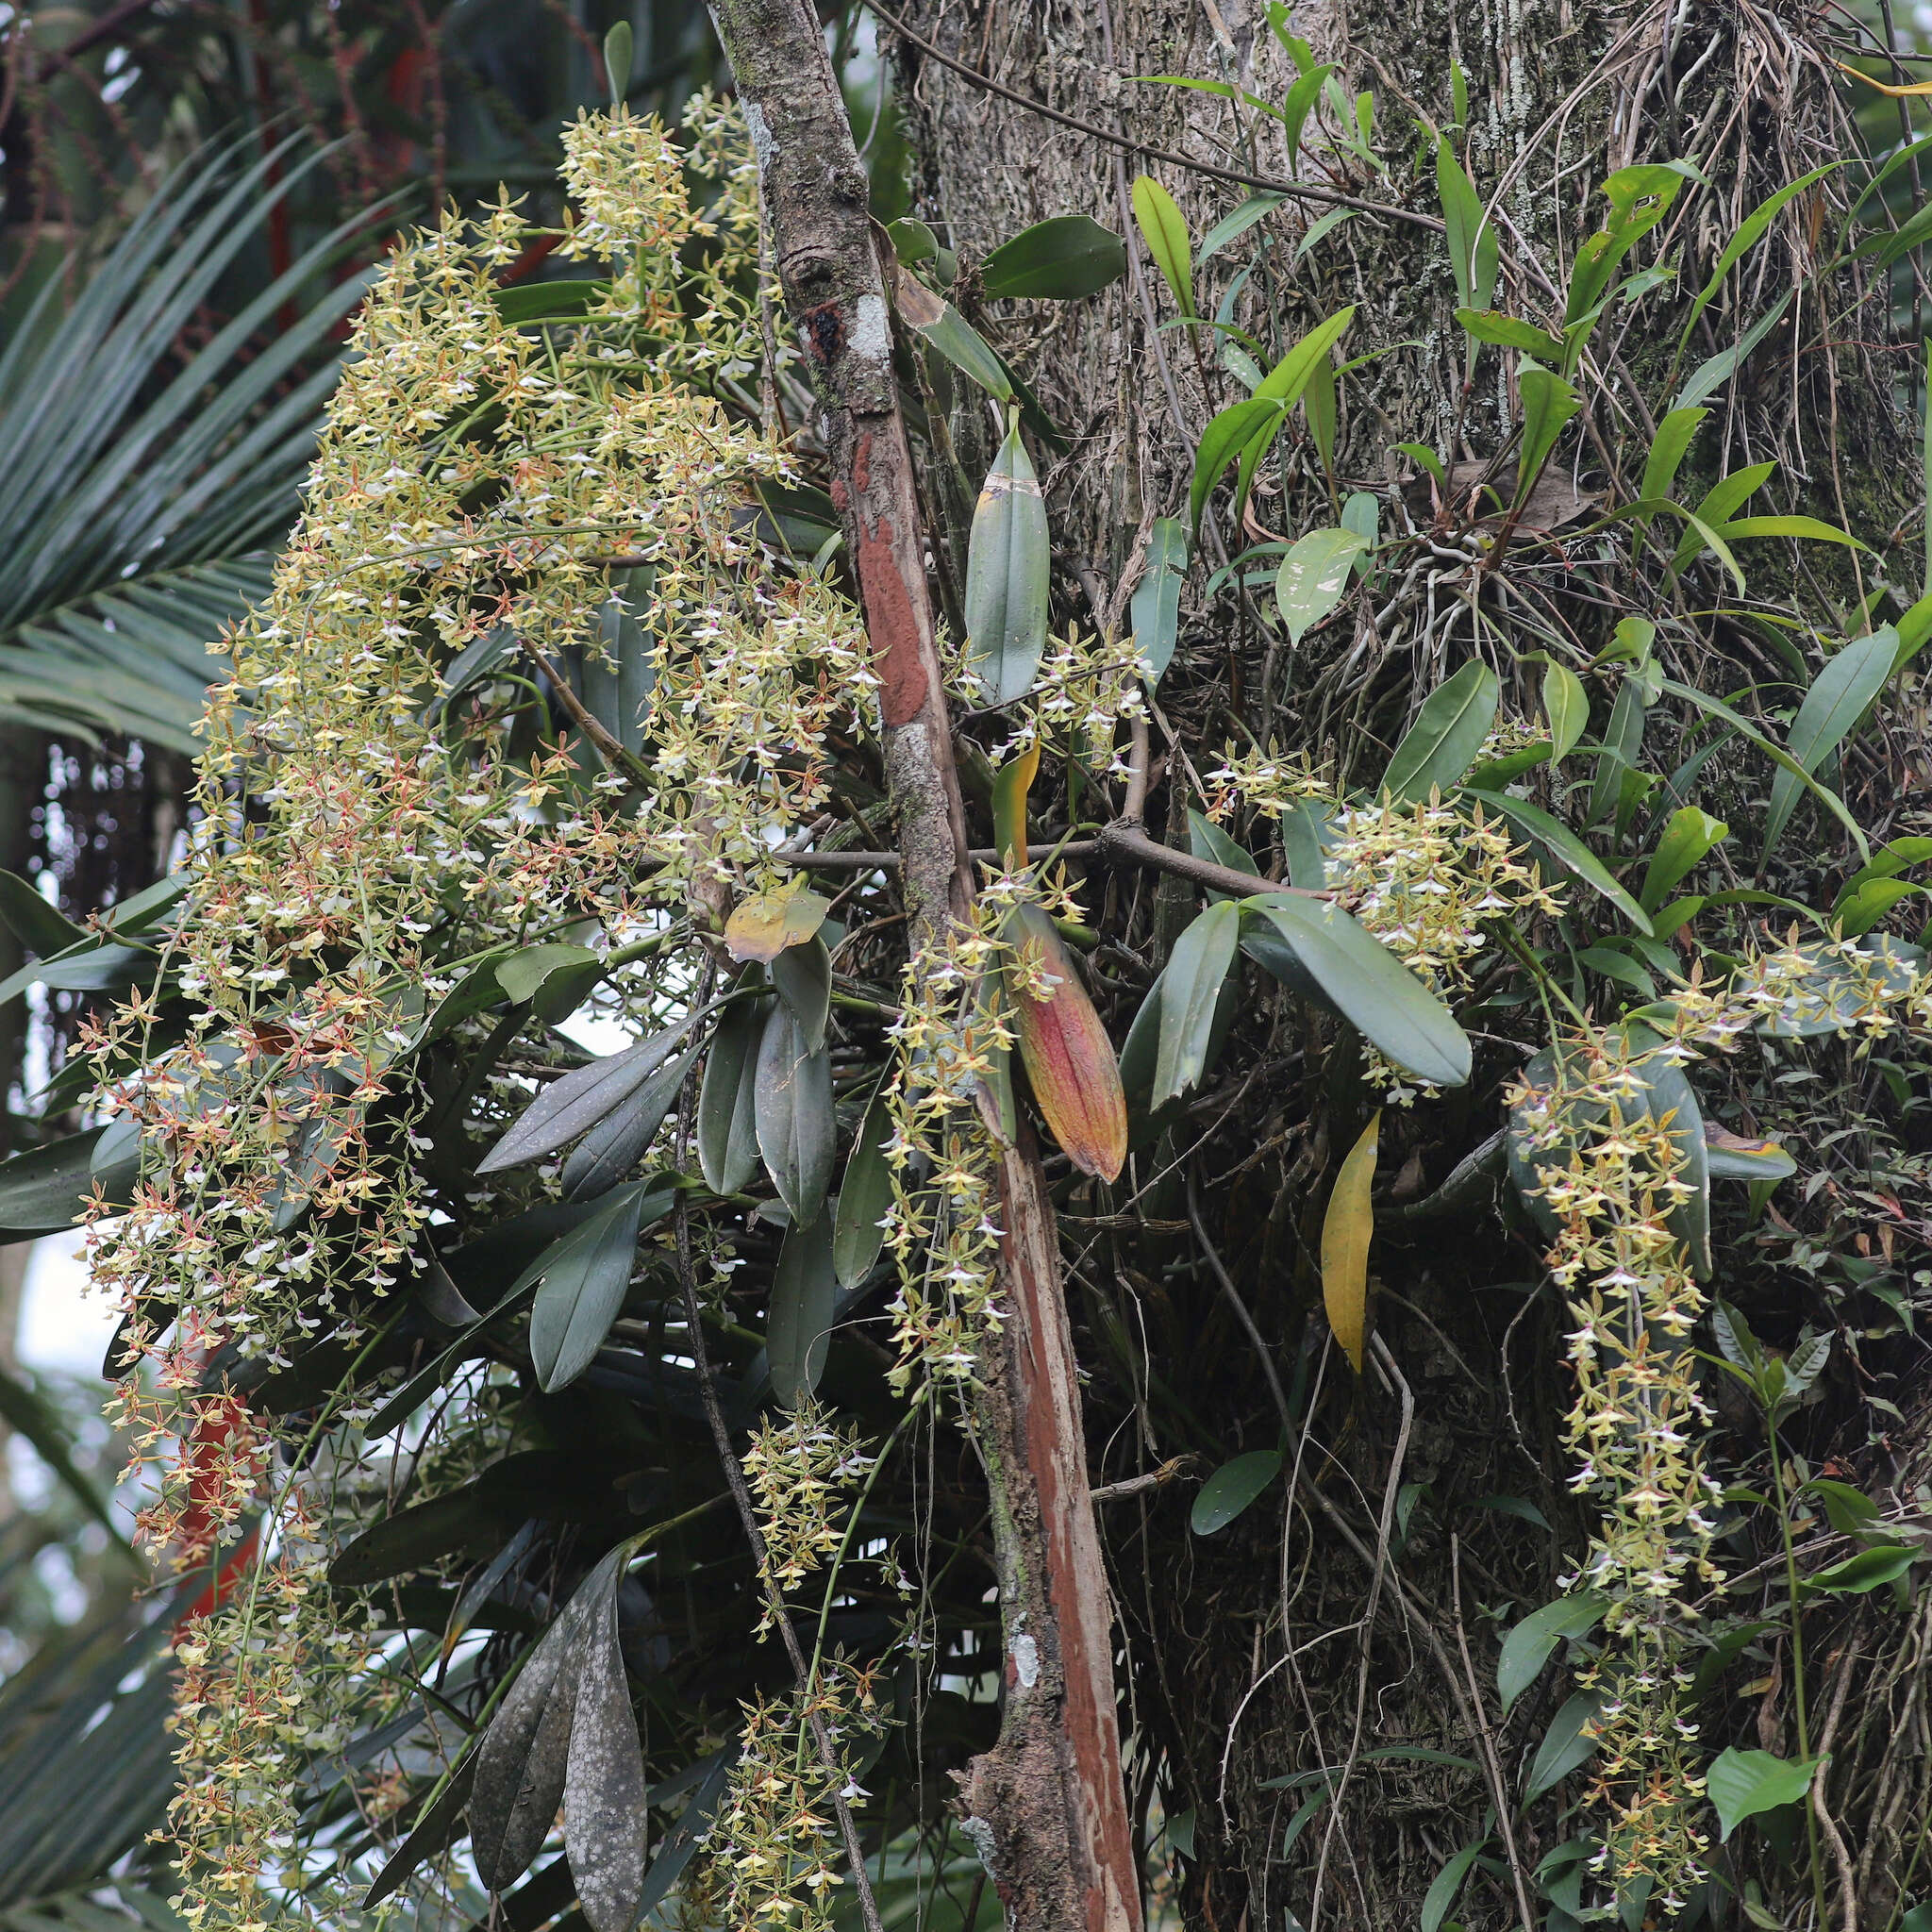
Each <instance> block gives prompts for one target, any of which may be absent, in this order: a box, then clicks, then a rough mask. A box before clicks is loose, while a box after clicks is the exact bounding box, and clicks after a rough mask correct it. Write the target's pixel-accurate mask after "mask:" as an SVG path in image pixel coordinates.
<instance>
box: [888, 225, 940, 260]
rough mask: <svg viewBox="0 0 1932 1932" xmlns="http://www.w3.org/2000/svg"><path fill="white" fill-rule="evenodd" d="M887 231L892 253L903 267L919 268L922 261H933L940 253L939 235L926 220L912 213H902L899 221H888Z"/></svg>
mask: <svg viewBox="0 0 1932 1932" xmlns="http://www.w3.org/2000/svg"><path fill="white" fill-rule="evenodd" d="M886 233H887V235H888V236H889V237H890V238H891V243H892V253H893V255H894V256H895V257H896V258H898V262H899V266H900V267H901V268H917V267H918V266H919V264H920V263H921V262H922V261H931V260H933V259H935V258H937V257H938V255H939V252H940V241H939V237H938V236H937V235H935V234H934V233H933V231H932V230H931V229H930V228H929V227H927V226H926V225H925V224H924V222H922V221H917V220H915V219H914V218H913V217H912V216H910V215H901V216H900V217H899V219H898V220H897V221H895V222H888V223H887V224H886Z"/></svg>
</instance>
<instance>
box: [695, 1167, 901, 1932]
mask: <svg viewBox="0 0 1932 1932" xmlns="http://www.w3.org/2000/svg"><path fill="white" fill-rule="evenodd" d="M677 1278H678V1285H679V1286H680V1287H681V1288H682V1289H683V1291H684V1319H685V1323H686V1326H687V1329H688V1331H689V1335H690V1341H689V1343H688V1346H689V1348H690V1350H691V1360H692V1362H693V1363H695V1364H696V1367H697V1372H698V1390H699V1393H700V1395H701V1397H702V1399H703V1401H704V1405H705V1420H706V1422H707V1423H708V1424H710V1429H711V1441H712V1442H713V1443H714V1444H715V1445H716V1447H717V1451H718V1461H719V1464H720V1466H721V1467H722V1468H723V1469H724V1480H725V1482H726V1483H728V1484H729V1485H730V1488H731V1500H732V1501H733V1502H734V1503H736V1504H737V1506H738V1516H739V1521H740V1522H741V1524H743V1527H744V1535H745V1541H747V1542H749V1543H750V1544H751V1554H752V1560H753V1562H755V1563H756V1564H757V1565H758V1577H759V1580H760V1581H761V1582H762V1583H763V1584H764V1586H765V1590H766V1592H767V1594H768V1595H769V1597H770V1598H771V1603H772V1610H773V1617H772V1621H773V1623H774V1624H776V1625H777V1628H778V1635H779V1637H780V1638H781V1639H782V1640H783V1641H784V1644H785V1654H786V1656H787V1657H789V1658H790V1659H791V1672H792V1675H793V1677H794V1678H795V1679H796V1681H797V1686H798V1703H799V1707H800V1709H801V1710H802V1711H803V1712H804V1713H805V1718H806V1722H807V1724H809V1725H810V1727H811V1737H812V1743H813V1745H814V1747H815V1748H816V1749H817V1751H818V1755H819V1762H820V1763H821V1764H822V1765H823V1766H824V1772H825V1777H826V1779H827V1781H828V1785H829V1792H828V1795H829V1796H830V1798H831V1803H832V1810H833V1813H834V1815H835V1816H836V1817H837V1818H838V1821H839V1835H840V1837H841V1839H843V1840H844V1841H845V1856H846V1857H847V1859H848V1860H850V1862H851V1865H852V1882H853V1885H854V1886H855V1887H856V1888H857V1890H858V1909H859V1911H860V1913H861V1914H862V1915H863V1917H864V1919H865V1932H881V1928H880V1925H879V1908H878V1905H877V1903H876V1901H875V1900H874V1898H873V1895H872V1880H871V1879H870V1878H869V1877H868V1876H867V1875H866V1870H865V1847H864V1846H863V1845H861V1844H860V1843H859V1841H858V1824H857V1823H856V1822H855V1821H854V1819H853V1816H852V1807H851V1806H849V1805H848V1804H847V1803H846V1802H845V1800H844V1798H843V1797H842V1796H841V1795H840V1794H841V1790H843V1787H844V1783H845V1769H844V1767H843V1766H842V1765H841V1763H840V1762H839V1754H838V1753H837V1752H836V1751H834V1750H833V1749H832V1740H831V1739H830V1737H829V1736H828V1735H827V1734H826V1731H825V1721H824V1717H822V1716H821V1715H820V1713H819V1711H818V1709H817V1708H816V1707H815V1706H814V1704H813V1694H814V1691H815V1689H816V1687H815V1685H814V1683H813V1674H812V1667H811V1665H810V1664H809V1663H808V1662H807V1660H806V1656H805V1652H804V1650H803V1649H802V1648H801V1646H800V1644H799V1641H798V1632H797V1631H795V1630H794V1629H793V1628H792V1627H791V1612H790V1611H789V1610H787V1608H786V1607H785V1600H784V1598H783V1597H782V1596H780V1595H779V1593H778V1586H777V1584H776V1583H775V1582H774V1580H773V1576H772V1569H771V1565H770V1564H769V1563H768V1562H767V1561H766V1560H765V1539H764V1537H763V1535H762V1534H761V1533H760V1531H759V1529H758V1512H757V1511H756V1510H755V1509H754V1508H753V1507H752V1500H751V1491H750V1490H749V1489H748V1488H747V1487H746V1485H745V1480H744V1470H743V1467H742V1465H741V1463H740V1462H739V1460H738V1452H737V1450H735V1449H734V1448H733V1447H732V1446H731V1428H730V1425H729V1424H727V1423H726V1422H725V1420H724V1408H723V1407H721V1406H720V1404H719V1401H718V1385H717V1383H716V1382H715V1381H714V1380H713V1378H712V1375H711V1357H710V1351H709V1350H708V1349H707V1348H706V1346H705V1323H704V1314H703V1311H702V1310H701V1309H700V1308H699V1307H698V1296H697V1290H696V1289H695V1288H694V1287H693V1286H692V1285H691V1222H690V1220H689V1218H688V1216H687V1213H686V1210H685V1205H684V1203H683V1202H682V1201H679V1202H678V1204H677Z"/></svg>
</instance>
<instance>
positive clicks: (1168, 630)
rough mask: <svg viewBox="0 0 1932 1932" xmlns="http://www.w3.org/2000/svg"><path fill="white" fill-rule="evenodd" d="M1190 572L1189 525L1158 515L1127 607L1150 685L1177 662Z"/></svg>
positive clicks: (1137, 648) (1174, 518)
mask: <svg viewBox="0 0 1932 1932" xmlns="http://www.w3.org/2000/svg"><path fill="white" fill-rule="evenodd" d="M1187 575H1188V526H1187V525H1185V524H1184V523H1182V522H1181V521H1180V519H1179V518H1178V517H1156V518H1155V519H1154V527H1153V528H1152V529H1151V530H1150V531H1149V532H1148V533H1147V556H1146V573H1145V575H1143V576H1142V577H1141V581H1140V582H1139V583H1138V584H1136V585H1135V586H1134V597H1133V602H1132V603H1131V604H1130V605H1129V606H1128V612H1129V615H1130V617H1131V618H1132V621H1133V625H1134V650H1135V654H1136V655H1137V656H1138V657H1139V658H1140V659H1141V675H1142V676H1143V677H1145V678H1146V680H1147V682H1148V683H1149V684H1150V685H1157V684H1158V683H1159V682H1160V680H1161V679H1162V678H1163V677H1164V676H1165V675H1167V667H1168V666H1169V665H1170V664H1172V663H1173V662H1174V640H1175V639H1176V638H1177V637H1178V636H1179V635H1180V617H1181V586H1182V585H1183V584H1184V583H1186V581H1187Z"/></svg>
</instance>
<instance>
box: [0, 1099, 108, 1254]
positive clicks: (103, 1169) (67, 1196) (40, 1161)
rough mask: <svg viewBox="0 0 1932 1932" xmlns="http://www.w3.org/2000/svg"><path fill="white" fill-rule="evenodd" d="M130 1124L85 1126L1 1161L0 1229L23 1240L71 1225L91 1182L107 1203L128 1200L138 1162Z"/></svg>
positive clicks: (8, 1236) (89, 1193) (89, 1197)
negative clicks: (129, 1128)
mask: <svg viewBox="0 0 1932 1932" xmlns="http://www.w3.org/2000/svg"><path fill="white" fill-rule="evenodd" d="M131 1125H132V1123H130V1122H127V1121H116V1122H115V1123H114V1124H112V1125H110V1126H108V1127H106V1128H101V1127H89V1128H88V1129H86V1131H85V1132H82V1133H78V1134H68V1135H65V1136H63V1137H62V1138H61V1139H60V1140H58V1141H48V1142H47V1143H46V1144H45V1145H44V1146H42V1147H33V1148H29V1149H28V1150H27V1152H26V1153H25V1154H16V1155H15V1156H14V1157H13V1158H12V1159H10V1160H8V1161H6V1162H0V1235H4V1237H5V1238H6V1239H7V1240H8V1241H25V1240H30V1239H31V1238H32V1237H34V1236H36V1235H43V1234H58V1232H59V1231H60V1230H61V1229H62V1228H68V1227H73V1226H74V1225H75V1224H76V1223H77V1222H78V1221H79V1220H80V1217H81V1214H82V1211H83V1210H84V1209H85V1208H86V1207H87V1204H88V1203H89V1201H91V1200H92V1198H93V1191H94V1189H95V1187H96V1186H98V1187H99V1188H100V1190H101V1192H102V1193H103V1195H104V1196H105V1197H106V1199H107V1200H108V1203H109V1204H110V1205H112V1206H115V1207H125V1206H127V1205H128V1203H129V1202H130V1201H131V1200H132V1199H133V1196H134V1181H135V1175H136V1172H137V1170H138V1167H139V1164H140V1137H139V1135H138V1134H136V1135H134V1136H132V1137H131V1138H130V1136H129V1135H128V1133H127V1131H126V1129H127V1128H128V1127H129V1126H131Z"/></svg>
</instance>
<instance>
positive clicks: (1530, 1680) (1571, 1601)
mask: <svg viewBox="0 0 1932 1932" xmlns="http://www.w3.org/2000/svg"><path fill="white" fill-rule="evenodd" d="M1606 1608H1607V1600H1606V1599H1605V1598H1604V1597H1603V1596H1602V1595H1601V1594H1600V1593H1599V1592H1597V1591H1591V1590H1585V1591H1577V1592H1576V1593H1575V1595H1574V1596H1559V1597H1557V1599H1556V1601H1555V1602H1554V1603H1547V1604H1544V1605H1543V1606H1542V1607H1541V1608H1539V1609H1534V1610H1532V1611H1530V1613H1529V1615H1528V1616H1526V1617H1524V1619H1523V1621H1522V1622H1521V1623H1520V1624H1512V1625H1511V1626H1510V1630H1509V1634H1508V1636H1507V1637H1506V1638H1504V1640H1503V1650H1502V1655H1501V1656H1500V1657H1497V1659H1496V1694H1497V1697H1498V1698H1499V1699H1500V1700H1501V1703H1502V1706H1503V1709H1504V1710H1505V1712H1507V1710H1508V1708H1509V1707H1510V1706H1511V1705H1512V1704H1514V1703H1515V1702H1516V1700H1517V1699H1518V1698H1519V1697H1520V1696H1522V1695H1523V1693H1524V1691H1527V1690H1528V1689H1529V1687H1530V1686H1531V1685H1532V1684H1534V1683H1535V1682H1536V1680H1537V1678H1538V1677H1539V1676H1541V1674H1542V1668H1543V1666H1544V1664H1546V1663H1547V1662H1549V1660H1550V1653H1551V1652H1552V1651H1554V1650H1555V1649H1556V1647H1557V1644H1559V1643H1561V1642H1562V1641H1563V1640H1564V1639H1565V1638H1566V1637H1582V1636H1584V1635H1585V1634H1586V1633H1587V1632H1589V1631H1591V1630H1594V1629H1595V1628H1596V1626H1597V1625H1598V1624H1600V1623H1601V1622H1602V1621H1603V1614H1604V1611H1605V1609H1606Z"/></svg>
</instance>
